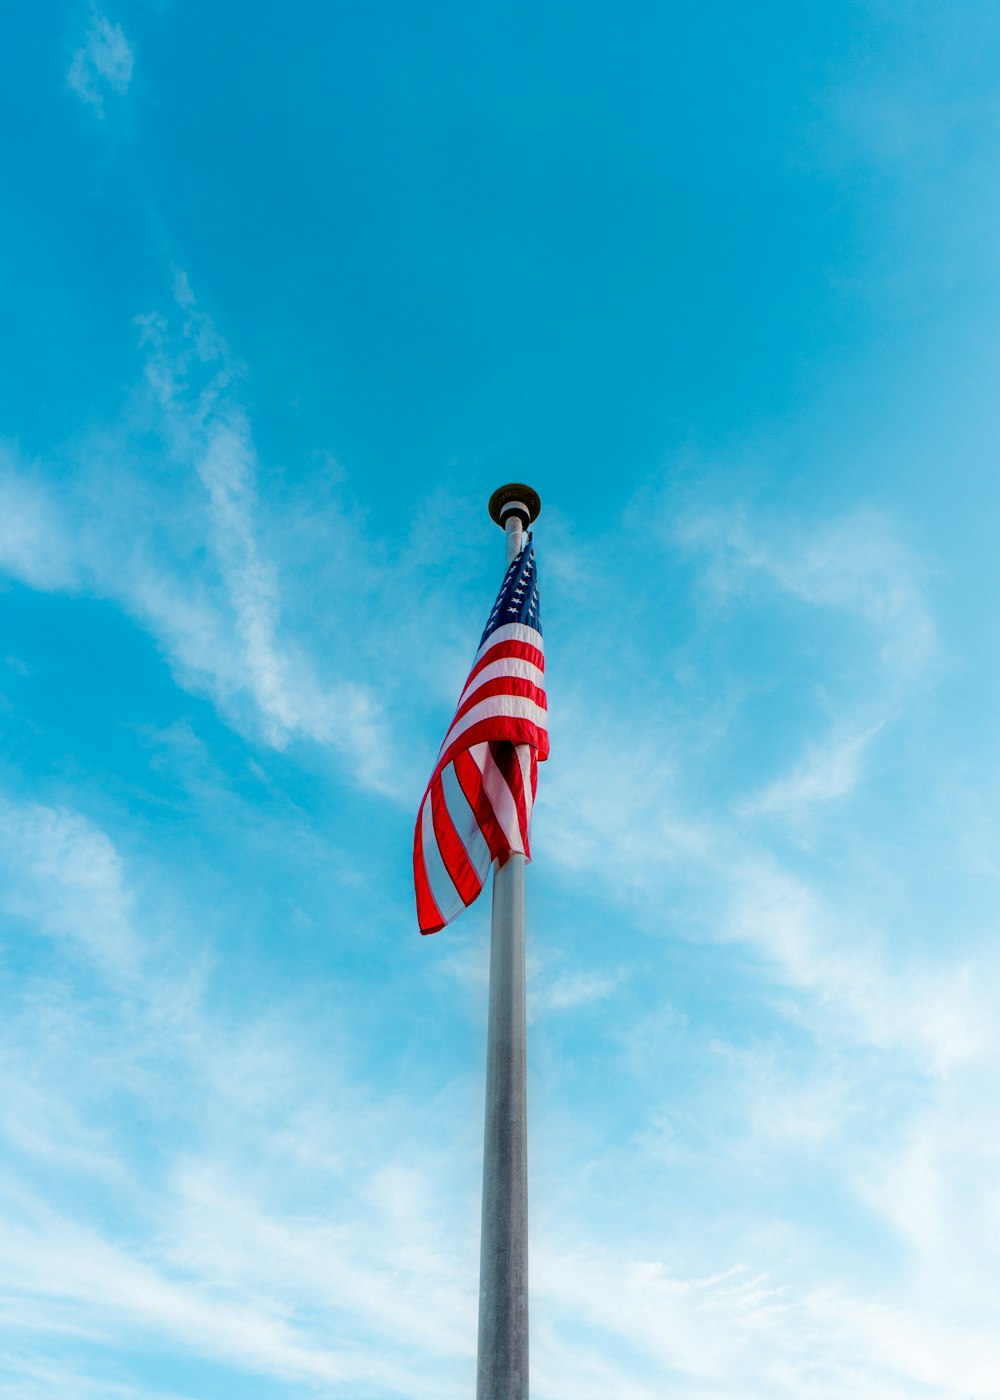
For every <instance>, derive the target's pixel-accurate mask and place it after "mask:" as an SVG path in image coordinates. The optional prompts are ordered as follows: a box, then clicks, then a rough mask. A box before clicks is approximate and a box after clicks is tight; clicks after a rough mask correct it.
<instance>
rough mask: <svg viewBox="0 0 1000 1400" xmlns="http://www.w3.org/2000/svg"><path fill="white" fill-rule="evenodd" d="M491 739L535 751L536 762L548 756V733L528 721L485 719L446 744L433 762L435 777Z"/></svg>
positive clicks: (512, 717)
mask: <svg viewBox="0 0 1000 1400" xmlns="http://www.w3.org/2000/svg"><path fill="white" fill-rule="evenodd" d="M494 739H508V740H509V741H510V742H511V743H512V744H530V745H531V747H532V748H534V749H537V750H538V757H539V758H540V759H546V758H548V756H549V736H548V733H547V731H546V730H544V729H542V728H541V727H540V726H539V725H537V724H535V723H534V722H533V721H532V720H530V719H521V718H520V717H518V716H517V715H491V716H490V718H489V719H481V720H479V721H478V723H476V724H472V725H470V726H469V728H468V729H467V730H466V731H465V733H464V734H460V735H459V736H458V738H457V739H456V740H455V741H454V743H452V744H449V746H448V748H446V749H445V751H444V753H443V754H442V755H441V757H440V758H439V759H438V761H437V765H436V767H435V769H434V773H435V776H436V775H437V774H438V773H440V772H441V770H442V769H443V768H445V767H447V765H448V764H449V763H451V762H452V761H453V760H454V758H455V756H456V755H457V754H460V753H464V751H465V750H466V749H471V748H474V747H475V745H476V744H487V743H489V742H490V741H491V740H494Z"/></svg>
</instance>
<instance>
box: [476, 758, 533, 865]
mask: <svg viewBox="0 0 1000 1400" xmlns="http://www.w3.org/2000/svg"><path fill="white" fill-rule="evenodd" d="M479 747H480V745H478V744H477V745H476V748H479ZM482 749H483V753H482V757H481V758H477V759H476V763H477V764H478V766H479V771H480V772H481V773H482V775H483V791H484V792H485V793H486V796H487V797H488V798H489V800H490V806H491V807H492V808H493V812H494V815H495V816H496V819H497V821H498V822H499V823H500V826H501V828H502V829H503V833H504V835H505V836H506V837H507V844H508V845H509V846H510V848H511V850H512V851H521V853H522V855H523V854H524V852H523V850H522V846H521V825H520V822H519V821H518V820H517V803H516V802H515V801H514V794H513V793H512V792H511V790H510V787H509V786H508V784H507V779H506V778H505V777H504V775H503V774H502V773H501V772H500V769H499V768H498V767H497V766H496V764H495V763H494V762H493V755H492V754H491V753H490V750H489V745H488V744H483V745H482Z"/></svg>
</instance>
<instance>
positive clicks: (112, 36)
mask: <svg viewBox="0 0 1000 1400" xmlns="http://www.w3.org/2000/svg"><path fill="white" fill-rule="evenodd" d="M134 64H135V54H134V51H133V49H132V45H131V44H130V43H129V41H128V39H127V38H126V37H125V32H124V30H123V29H122V27H121V25H120V24H116V23H114V22H113V21H112V20H110V19H108V17H107V15H105V14H103V13H102V12H101V11H100V10H99V9H97V7H96V6H95V7H94V8H93V10H92V12H91V19H90V28H89V30H88V31H87V37H86V39H85V41H84V43H83V44H82V45H81V46H80V48H78V49H77V50H76V52H75V53H74V54H73V57H72V59H71V60H70V65H69V70H68V72H67V74H66V82H67V84H68V85H69V87H70V90H71V91H73V92H75V93H76V95H77V96H78V97H80V98H82V99H83V101H84V102H86V103H87V105H88V106H89V107H91V108H92V109H93V110H94V111H95V112H96V113H97V115H98V116H99V117H103V116H104V112H105V101H106V99H107V97H108V95H109V94H114V96H116V97H123V96H124V95H125V93H126V92H128V90H129V86H130V84H131V82H132V69H133V67H134Z"/></svg>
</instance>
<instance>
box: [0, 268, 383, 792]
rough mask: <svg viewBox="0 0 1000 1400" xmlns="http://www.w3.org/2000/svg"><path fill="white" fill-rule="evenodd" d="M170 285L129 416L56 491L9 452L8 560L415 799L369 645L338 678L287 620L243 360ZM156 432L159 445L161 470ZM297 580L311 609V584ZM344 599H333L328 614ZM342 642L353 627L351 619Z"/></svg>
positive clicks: (280, 741) (83, 452) (271, 740)
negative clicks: (267, 534) (106, 609)
mask: <svg viewBox="0 0 1000 1400" xmlns="http://www.w3.org/2000/svg"><path fill="white" fill-rule="evenodd" d="M174 283H175V296H176V305H175V311H174V313H173V315H172V316H169V317H168V316H163V315H159V314H156V315H150V316H145V317H142V318H140V344H141V349H142V352H143V384H142V386H141V387H140V388H139V389H138V390H137V392H136V393H135V395H134V397H133V401H132V404H131V405H130V408H129V411H128V412H127V413H126V414H125V415H124V418H123V422H122V424H121V425H120V426H118V427H116V428H114V429H109V430H106V431H104V432H102V433H99V434H97V435H95V436H94V437H93V438H91V439H90V440H89V441H88V442H87V443H85V444H84V445H83V447H82V448H80V449H77V450H76V451H75V453H74V458H75V460H73V461H71V462H70V463H69V464H65V466H66V469H65V470H64V472H63V474H62V480H61V482H60V484H59V488H58V490H56V489H55V487H54V486H53V484H52V481H51V477H50V478H49V479H48V480H46V478H45V476H44V475H43V474H42V472H41V471H40V470H38V471H35V472H34V473H29V472H28V470H27V469H26V468H25V466H24V465H23V464H20V463H18V462H17V460H16V458H15V457H14V455H13V454H12V453H11V452H9V451H7V452H5V453H4V456H3V459H2V460H0V496H2V499H3V504H4V510H3V513H2V518H3V524H2V525H0V567H3V568H5V569H6V570H7V572H9V573H10V574H12V575H13V576H14V577H17V578H19V579H21V580H23V581H24V582H25V583H28V584H29V585H30V586H32V587H37V588H46V589H53V590H61V589H68V588H70V587H73V588H76V589H80V590H85V591H87V592H90V593H97V594H98V595H101V596H104V597H108V598H112V599H114V600H115V601H116V602H117V603H118V604H119V605H120V606H122V607H123V608H124V610H125V611H127V612H128V613H129V614H131V616H132V617H133V618H135V619H136V621H137V622H139V624H140V625H141V626H143V627H145V628H147V629H148V630H149V631H150V632H151V633H152V634H153V635H154V636H155V637H156V638H157V640H158V641H159V642H160V644H161V646H162V647H163V648H164V650H165V652H166V654H167V656H168V658H169V659H170V662H171V664H172V667H173V669H174V672H175V675H176V676H177V678H178V680H179V681H180V682H181V684H183V685H185V686H187V687H188V688H189V689H192V690H196V691H200V692H203V693H208V694H209V695H210V696H211V697H212V699H213V700H214V702H215V703H216V704H217V706H218V707H219V710H220V712H221V713H222V714H223V716H224V717H225V718H226V719H227V720H228V722H230V723H231V724H233V725H234V727H236V728H238V729H240V730H242V731H243V732H251V733H256V735H257V736H258V737H260V738H262V739H263V740H264V741H265V742H267V743H268V744H271V745H273V746H274V747H278V748H283V747H285V746H286V745H287V744H288V743H289V742H290V741H291V740H293V739H296V738H305V739H308V740H311V741H313V742H315V743H318V744H321V745H323V746H324V747H328V748H330V749H332V750H335V751H337V752H339V754H340V755H341V757H342V759H343V761H344V762H345V763H346V764H347V765H348V766H349V768H350V771H351V773H352V774H353V776H354V779H355V781H356V782H357V783H358V784H359V785H360V786H363V787H368V788H371V789H374V790H376V791H379V792H383V793H385V794H387V795H391V796H399V794H400V793H401V792H403V791H406V793H407V795H409V786H408V783H407V765H406V764H398V763H394V762H393V761H392V758H391V755H390V734H389V730H388V726H387V724H386V721H385V719H384V717H383V714H382V710H381V707H380V704H379V701H378V700H377V698H376V696H375V693H374V690H373V688H372V687H371V686H370V685H369V684H367V683H365V682H363V681H362V680H361V679H360V676H361V674H362V673H363V672H364V669H365V668H364V664H363V661H362V659H361V654H362V648H360V647H359V648H357V649H356V650H355V649H352V650H351V652H350V659H351V667H350V670H351V673H352V674H351V675H350V676H345V675H343V673H342V672H343V661H342V659H341V657H340V656H338V654H337V650H336V649H331V650H332V654H327V655H324V656H323V657H322V658H320V657H318V656H317V655H316V654H315V650H314V643H313V641H312V639H311V638H310V637H309V635H308V633H307V632H304V631H303V630H302V628H301V627H300V628H299V629H298V635H297V636H296V635H295V633H296V628H295V626H294V625H290V624H289V622H288V619H287V617H286V610H285V601H286V600H285V597H284V590H283V584H282V578H281V576H280V573H279V569H278V566H277V564H276V563H275V561H274V559H273V558H271V557H269V555H268V553H267V550H266V547H265V545H264V544H263V543H262V541H261V536H260V521H259V516H260V501H259V497H258V492H257V478H258V473H259V463H258V460H257V454H256V450H255V447H254V444H253V438H252V434H251V429H250V424H249V422H248V420H247V418H246V415H245V413H244V411H243V409H242V407H241V405H240V403H239V401H238V399H237V397H236V394H235V386H236V384H237V383H238V381H239V370H238V367H234V366H233V364H232V362H231V358H230V355H229V352H228V348H227V347H226V345H225V342H224V341H223V339H222V337H221V336H220V335H219V333H218V331H217V329H216V327H215V325H214V323H213V322H212V320H211V318H209V317H208V316H206V315H205V314H204V313H202V312H200V311H198V310H197V308H196V307H195V305H194V299H193V296H192V294H191V291H190V287H189V286H188V283H187V280H186V278H185V277H184V276H183V274H182V273H181V272H178V271H177V270H175V277H174ZM150 439H153V440H157V439H158V440H159V443H160V444H161V447H160V452H161V456H160V459H159V460H158V461H157V462H156V463H155V465H154V464H151V463H150V462H149V455H150V447H149V441H150ZM144 469H146V470H144ZM290 563H291V564H292V566H293V567H294V565H295V560H294V557H293V558H292V560H291V561H290ZM350 575H351V569H350V567H349V566H345V567H344V574H343V577H341V576H339V575H338V576H336V577H334V578H333V579H330V578H329V577H328V578H327V580H326V581H327V582H328V583H333V584H334V585H341V584H342V585H344V586H349V582H348V581H349V580H350ZM302 586H303V587H304V588H305V589H306V590H307V592H306V594H305V601H306V611H308V612H309V613H310V615H311V616H314V608H313V604H314V603H315V586H316V580H315V579H314V578H310V579H308V580H306V581H305V582H304V584H303V585H302ZM340 603H341V600H340V599H339V598H338V597H337V596H335V595H334V594H332V593H331V594H330V595H329V603H328V609H329V612H330V614H335V613H336V612H337V611H338V610H339V607H340ZM336 640H337V642H339V643H347V644H348V645H349V646H350V645H351V644H352V643H353V642H354V641H355V640H356V637H355V636H352V634H351V633H350V631H349V630H348V629H347V628H346V627H343V628H341V629H340V632H339V636H338V637H337V638H336ZM338 662H340V666H339V667H338ZM338 669H339V670H340V671H341V674H340V675H338V674H337V672H338ZM355 677H358V678H355Z"/></svg>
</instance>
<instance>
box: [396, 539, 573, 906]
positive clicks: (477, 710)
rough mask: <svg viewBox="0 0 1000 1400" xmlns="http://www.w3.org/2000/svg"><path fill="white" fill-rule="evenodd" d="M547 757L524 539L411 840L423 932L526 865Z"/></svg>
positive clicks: (534, 587)
mask: <svg viewBox="0 0 1000 1400" xmlns="http://www.w3.org/2000/svg"><path fill="white" fill-rule="evenodd" d="M548 756H549V734H548V712H547V709H546V702H545V656H544V652H543V648H542V624H541V617H540V616H539V611H538V575H537V573H536V569H535V551H534V547H533V545H532V543H531V536H530V535H528V537H527V542H526V544H525V546H524V548H523V549H522V550H521V553H520V554H519V555H518V556H517V558H516V559H515V560H514V561H513V563H512V564H511V565H510V567H509V568H508V570H507V572H506V574H505V575H504V580H503V583H502V585H501V587H500V592H499V594H498V595H497V600H496V602H495V603H494V604H493V611H492V612H491V613H490V616H489V620H488V621H487V623H486V630H485V631H484V632H483V636H482V640H481V641H480V643H479V650H478V651H477V652H476V658H475V661H474V662H473V663H472V670H471V671H470V672H469V678H468V680H467V681H466V683H465V688H464V690H463V691H462V694H461V695H460V696H459V699H458V708H457V709H456V711H455V718H454V719H453V720H452V722H451V726H450V728H449V730H448V732H447V734H446V735H445V736H444V743H443V744H442V745H441V748H440V750H439V752H438V757H437V763H436V764H435V765H434V772H433V773H432V774H431V780H430V782H429V783H428V784H427V791H426V792H425V793H424V797H423V801H422V802H421V804H420V811H419V813H418V815H417V829H416V831H415V833H414V837H413V883H414V886H415V888H416V894H417V919H418V922H419V924H420V932H421V933H436V932H437V931H438V929H441V928H444V926H445V924H450V923H451V921H452V919H454V918H456V917H457V916H458V915H459V914H461V912H462V910H463V909H465V908H467V906H468V905H470V904H471V903H472V901H473V900H474V899H475V898H476V897H477V895H478V894H479V891H480V890H481V889H482V888H483V884H484V882H485V880H486V876H487V875H488V874H489V869H490V865H491V864H492V863H493V861H495V860H504V859H505V858H506V857H507V856H508V855H510V854H511V853H512V852H514V851H520V852H522V853H523V854H524V855H525V856H527V857H528V859H529V860H530V859H531V852H530V849H529V847H528V828H529V826H530V825H531V808H532V804H533V802H534V800H535V787H536V784H537V781H538V762H539V760H540V759H545V758H548Z"/></svg>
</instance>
